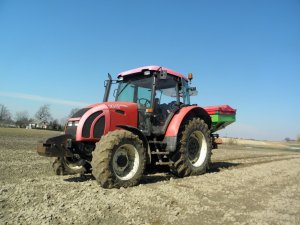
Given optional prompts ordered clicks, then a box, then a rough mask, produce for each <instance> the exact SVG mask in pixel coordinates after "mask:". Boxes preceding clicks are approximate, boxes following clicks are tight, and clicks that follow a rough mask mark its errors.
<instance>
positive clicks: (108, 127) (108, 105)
mask: <svg viewBox="0 0 300 225" xmlns="http://www.w3.org/2000/svg"><path fill="white" fill-rule="evenodd" d="M86 108H90V109H89V110H88V111H87V112H85V113H84V114H83V116H82V117H78V118H71V119H69V122H70V121H79V123H78V126H77V132H76V141H93V142H96V141H99V138H95V137H94V136H93V132H94V127H95V124H96V122H97V121H98V120H99V119H100V118H101V117H103V116H104V117H105V126H104V133H103V135H105V134H107V133H108V132H109V131H114V130H117V129H120V128H118V127H117V125H127V126H132V127H137V123H138V108H137V104H136V103H131V102H105V103H100V104H94V105H90V106H88V107H86ZM99 111H102V113H101V114H100V115H98V116H97V117H96V118H95V119H94V121H93V122H92V125H91V128H90V137H88V138H86V137H83V136H82V130H83V126H84V124H85V122H86V121H87V119H88V118H89V117H90V116H91V115H92V114H93V113H95V112H99Z"/></svg>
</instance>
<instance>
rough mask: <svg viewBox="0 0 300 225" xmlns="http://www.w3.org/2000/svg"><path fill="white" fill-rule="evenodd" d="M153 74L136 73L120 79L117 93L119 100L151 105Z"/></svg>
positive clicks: (117, 99)
mask: <svg viewBox="0 0 300 225" xmlns="http://www.w3.org/2000/svg"><path fill="white" fill-rule="evenodd" d="M152 80H153V77H152V76H147V77H146V76H143V75H141V76H140V77H139V75H137V76H136V75H135V76H134V77H128V78H127V77H126V78H124V80H122V81H119V87H118V91H117V94H116V101H118V102H121V101H122V102H135V103H138V104H140V105H145V106H147V107H148V106H150V105H151V92H152Z"/></svg>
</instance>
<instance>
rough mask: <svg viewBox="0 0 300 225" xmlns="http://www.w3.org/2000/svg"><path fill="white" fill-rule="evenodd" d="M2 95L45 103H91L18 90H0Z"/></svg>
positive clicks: (71, 104) (73, 104)
mask: <svg viewBox="0 0 300 225" xmlns="http://www.w3.org/2000/svg"><path fill="white" fill-rule="evenodd" d="M0 96H3V97H11V98H19V99H26V100H31V101H39V102H44V103H53V104H61V105H69V106H78V107H83V106H86V105H89V103H86V102H77V101H69V100H64V99H56V98H49V97H44V96H38V95H29V94H24V93H17V92H0Z"/></svg>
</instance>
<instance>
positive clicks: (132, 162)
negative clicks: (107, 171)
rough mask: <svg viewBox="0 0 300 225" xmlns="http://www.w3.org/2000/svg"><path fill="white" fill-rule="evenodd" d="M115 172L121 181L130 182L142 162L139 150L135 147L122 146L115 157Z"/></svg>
mask: <svg viewBox="0 0 300 225" xmlns="http://www.w3.org/2000/svg"><path fill="white" fill-rule="evenodd" d="M112 164H113V170H114V172H115V174H116V176H117V177H118V178H119V179H120V180H129V179H131V178H132V177H133V176H134V175H135V174H136V172H137V170H138V167H139V164H140V161H139V154H138V151H137V149H136V148H135V147H134V146H133V145H129V144H124V145H122V146H120V147H119V148H118V149H117V150H116V151H115V154H114V156H113V163H112Z"/></svg>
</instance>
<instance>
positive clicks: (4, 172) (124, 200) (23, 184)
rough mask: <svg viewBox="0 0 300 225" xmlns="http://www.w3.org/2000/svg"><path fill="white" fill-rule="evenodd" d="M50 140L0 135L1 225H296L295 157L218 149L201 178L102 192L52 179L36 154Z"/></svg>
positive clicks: (299, 206)
mask: <svg viewBox="0 0 300 225" xmlns="http://www.w3.org/2000/svg"><path fill="white" fill-rule="evenodd" d="M56 134H58V133H57V132H50V131H37V130H21V129H0V169H1V173H0V224H124V225H126V224H153V225H160V224H222V225H226V224H230V225H232V224H300V151H298V152H297V151H288V150H280V149H267V148H251V147H241V146H223V147H222V148H221V149H218V150H214V154H213V157H212V166H211V169H210V170H209V171H208V173H206V174H204V175H201V176H196V177H188V178H184V179H176V178H174V177H172V176H170V175H169V174H167V173H156V174H151V175H147V176H144V177H143V179H142V184H140V185H139V186H136V187H132V188H128V189H124V188H121V189H110V190H105V189H102V188H101V187H99V186H98V185H97V183H96V181H95V180H94V179H93V177H92V176H91V175H89V174H88V175H84V176H80V175H73V176H55V175H54V174H53V173H52V170H51V161H52V160H53V159H51V158H44V157H41V156H38V155H37V154H36V152H35V147H36V142H37V140H38V139H40V138H42V137H48V136H51V135H56Z"/></svg>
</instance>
